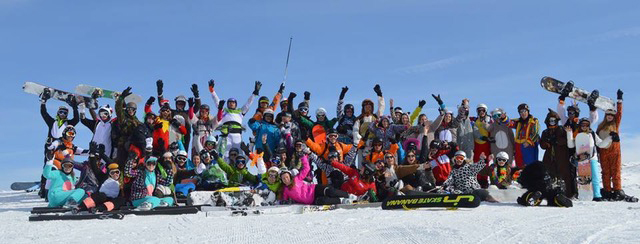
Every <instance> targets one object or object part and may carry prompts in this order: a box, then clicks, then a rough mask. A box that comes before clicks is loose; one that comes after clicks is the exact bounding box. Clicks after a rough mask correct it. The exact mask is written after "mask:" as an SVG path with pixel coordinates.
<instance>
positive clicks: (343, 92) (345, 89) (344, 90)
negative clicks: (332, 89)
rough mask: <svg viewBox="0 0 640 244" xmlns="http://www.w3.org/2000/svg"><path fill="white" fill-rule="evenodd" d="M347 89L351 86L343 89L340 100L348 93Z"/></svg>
mask: <svg viewBox="0 0 640 244" xmlns="http://www.w3.org/2000/svg"><path fill="white" fill-rule="evenodd" d="M347 91H349V87H347V86H345V87H343V88H342V91H340V100H342V99H344V95H346V94H347Z"/></svg>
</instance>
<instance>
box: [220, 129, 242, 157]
mask: <svg viewBox="0 0 640 244" xmlns="http://www.w3.org/2000/svg"><path fill="white" fill-rule="evenodd" d="M241 143H242V133H229V134H228V135H227V147H226V148H225V149H226V150H225V152H224V156H225V157H227V156H229V154H228V153H229V150H231V148H237V149H238V150H241V149H240V144H241Z"/></svg>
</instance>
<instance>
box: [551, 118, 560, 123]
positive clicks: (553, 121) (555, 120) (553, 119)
mask: <svg viewBox="0 0 640 244" xmlns="http://www.w3.org/2000/svg"><path fill="white" fill-rule="evenodd" d="M555 122H558V120H557V119H556V118H549V123H555Z"/></svg>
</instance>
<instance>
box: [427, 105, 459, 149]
mask: <svg viewBox="0 0 640 244" xmlns="http://www.w3.org/2000/svg"><path fill="white" fill-rule="evenodd" d="M431 96H433V98H434V99H435V100H436V102H438V105H439V106H440V109H439V111H440V115H439V116H438V117H437V118H436V119H435V120H434V121H433V123H432V124H431V128H430V130H431V131H433V132H434V137H435V138H434V140H439V141H443V142H456V141H457V136H456V133H457V128H458V121H457V120H454V119H453V112H451V111H450V110H448V109H446V108H445V105H444V102H443V101H442V99H441V98H440V95H439V94H438V96H436V95H433V94H432V95H431Z"/></svg>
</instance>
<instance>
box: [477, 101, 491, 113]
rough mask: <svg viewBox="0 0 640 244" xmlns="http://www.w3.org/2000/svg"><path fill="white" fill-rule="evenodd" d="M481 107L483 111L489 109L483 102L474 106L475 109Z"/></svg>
mask: <svg viewBox="0 0 640 244" xmlns="http://www.w3.org/2000/svg"><path fill="white" fill-rule="evenodd" d="M481 108H483V109H484V111H485V112H486V111H488V110H489V107H487V105H486V104H484V103H481V104H478V107H477V108H476V110H478V109H481Z"/></svg>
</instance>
